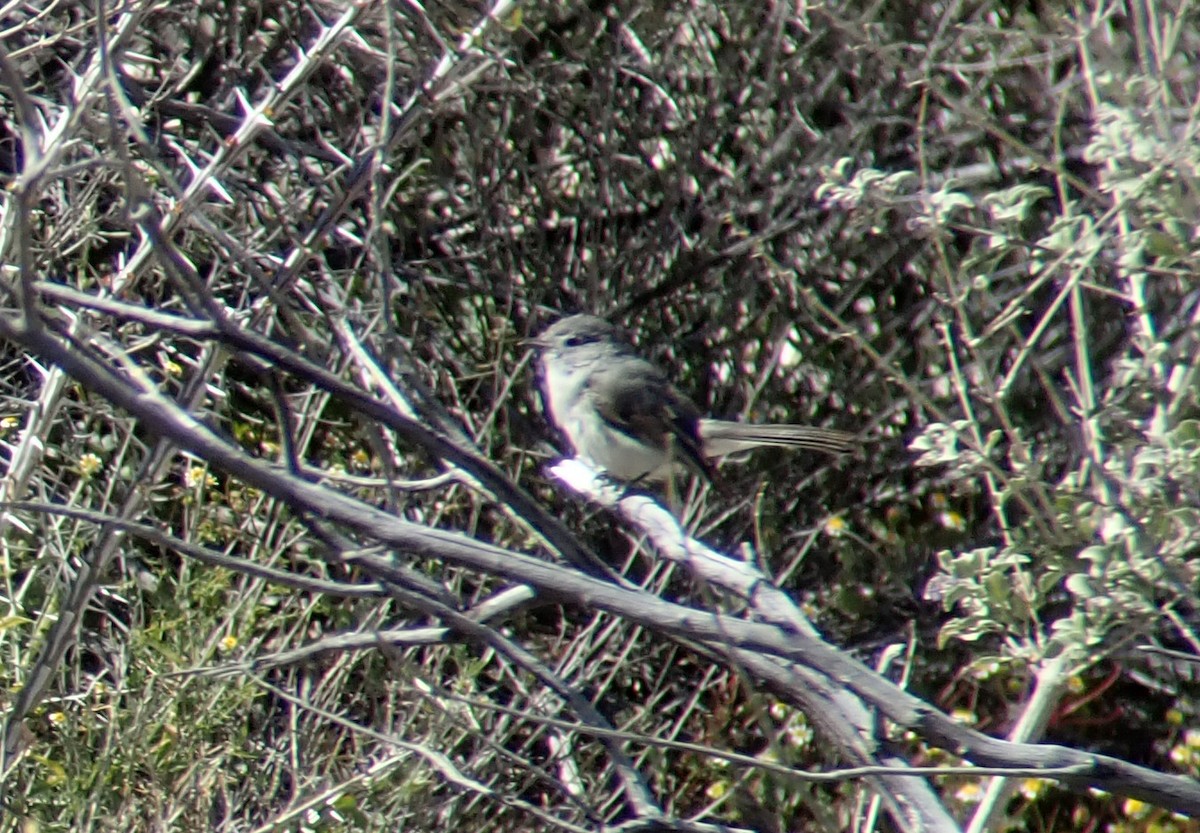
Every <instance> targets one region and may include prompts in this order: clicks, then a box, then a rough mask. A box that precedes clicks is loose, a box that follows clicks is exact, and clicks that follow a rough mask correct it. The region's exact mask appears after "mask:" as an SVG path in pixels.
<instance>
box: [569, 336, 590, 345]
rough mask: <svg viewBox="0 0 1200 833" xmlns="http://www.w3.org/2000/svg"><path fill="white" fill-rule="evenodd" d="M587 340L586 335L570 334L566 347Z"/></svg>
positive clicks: (586, 341)
mask: <svg viewBox="0 0 1200 833" xmlns="http://www.w3.org/2000/svg"><path fill="white" fill-rule="evenodd" d="M588 341H589V339H588V337H587V336H571V337H570V338H568V339H567V346H568V347H578V346H579V345H581V344H587V343H588Z"/></svg>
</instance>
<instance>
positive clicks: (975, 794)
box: [954, 781, 983, 804]
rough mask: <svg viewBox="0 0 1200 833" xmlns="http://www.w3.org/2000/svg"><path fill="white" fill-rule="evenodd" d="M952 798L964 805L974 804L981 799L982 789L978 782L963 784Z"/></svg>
mask: <svg viewBox="0 0 1200 833" xmlns="http://www.w3.org/2000/svg"><path fill="white" fill-rule="evenodd" d="M954 797H955V798H957V799H958V800H959V801H961V802H963V803H965V804H974V803H975V802H976V801H979V800H980V799H981V798H983V787H981V786H980V785H979V782H978V781H972V782H970V783H968V784H963V785H962V786H961V787H959V788H958V790H956V791H955V793H954Z"/></svg>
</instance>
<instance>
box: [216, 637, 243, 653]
mask: <svg viewBox="0 0 1200 833" xmlns="http://www.w3.org/2000/svg"><path fill="white" fill-rule="evenodd" d="M237 645H238V641H237V637H236V636H227V637H225V638H224V639H222V640H221V641H220V643H218V645H217V647H218V649H219V650H221V651H223V652H224V651H232V650H233V649H234V648H236V647H237Z"/></svg>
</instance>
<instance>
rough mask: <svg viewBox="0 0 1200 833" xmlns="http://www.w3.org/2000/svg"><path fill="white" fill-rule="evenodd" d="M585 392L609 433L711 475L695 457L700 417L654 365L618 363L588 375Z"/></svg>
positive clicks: (698, 455) (698, 452)
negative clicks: (620, 434) (624, 436)
mask: <svg viewBox="0 0 1200 833" xmlns="http://www.w3.org/2000/svg"><path fill="white" fill-rule="evenodd" d="M587 387H588V392H589V394H591V396H592V402H593V403H595V406H596V410H597V412H598V413H599V414H600V416H601V417H602V418H603V419H604V421H605V422H607V423H608V424H609V425H611V426H612V427H613V428H615V429H617V430H618V431H622V432H624V433H625V434H628V435H629V436H631V437H633V438H634V439H636V440H638V441H639V442H642V443H645V444H646V445H649V446H652V447H654V448H661V449H663V450H665V451H669V452H671V453H673V454H675V455H676V456H677V457H678V458H679V460H680V461H681V462H683V463H684V464H686V465H687V466H689V467H690V468H693V469H695V470H696V471H698V472H700V473H701V474H703V475H705V476H706V477H709V476H711V474H712V472H711V469H710V467H709V465H708V461H707V460H705V459H704V455H703V453H702V452H701V446H700V436H699V433H698V431H699V424H700V412H699V411H698V410H697V409H696V406H695V405H693V404H692V402H691V400H689V399H688V398H687V397H686V396H684V395H683V394H682V393H680V392H679V391H677V390H676V389H675V388H674V386H673V385H671V383H670V382H669V381H667V378H666V376H664V375H663V374H662V373H661V372H660V371H659V370H658V368H656V367H655V366H654V365H652V364H650V363H649V362H643V361H638V362H630V361H623V362H621V364H620V367H619V368H615V369H611V370H610V369H608V368H602V369H600V370H597V371H595V372H593V373H592V375H591V377H590V378H589V379H588V384H587Z"/></svg>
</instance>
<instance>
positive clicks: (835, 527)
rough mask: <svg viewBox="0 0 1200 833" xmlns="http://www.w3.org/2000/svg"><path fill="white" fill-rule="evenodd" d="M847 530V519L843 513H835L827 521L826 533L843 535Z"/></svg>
mask: <svg viewBox="0 0 1200 833" xmlns="http://www.w3.org/2000/svg"><path fill="white" fill-rule="evenodd" d="M845 531H846V519H845V518H843V517H842V516H841V515H834V516H833V517H832V518H830V519H829V520H827V521H826V522H825V534H826V535H832V536H834V537H836V536H838V535H841V534H842V533H843V532H845Z"/></svg>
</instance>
